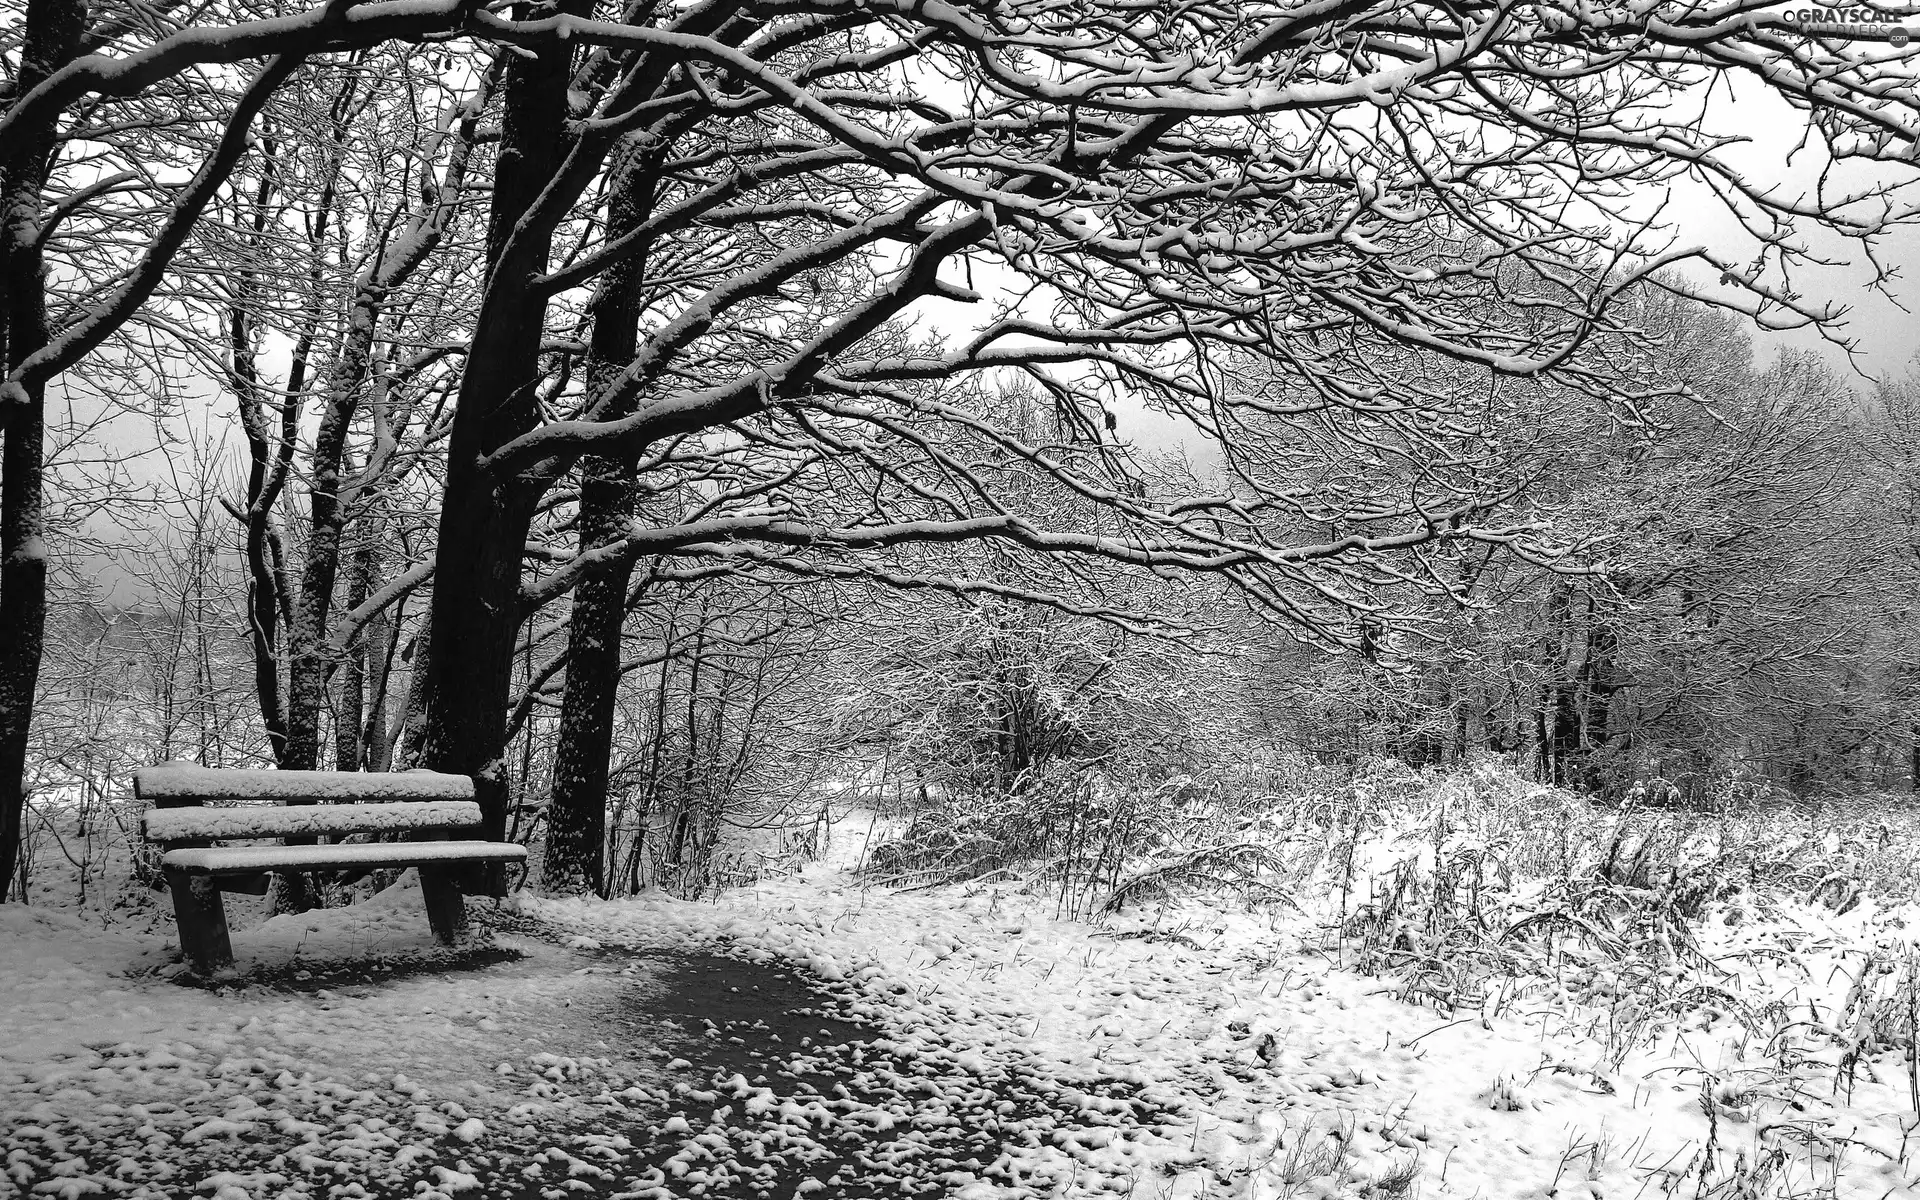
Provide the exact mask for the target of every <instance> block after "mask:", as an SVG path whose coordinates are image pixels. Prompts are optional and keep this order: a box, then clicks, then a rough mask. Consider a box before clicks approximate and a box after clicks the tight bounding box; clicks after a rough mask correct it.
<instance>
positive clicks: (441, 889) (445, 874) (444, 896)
mask: <svg viewBox="0 0 1920 1200" xmlns="http://www.w3.org/2000/svg"><path fill="white" fill-rule="evenodd" d="M420 893H421V895H422V896H424V897H425V898H426V901H427V924H429V925H431V926H433V936H434V937H436V938H439V939H440V941H441V942H442V943H443V944H444V945H448V946H452V945H455V944H456V943H458V942H459V941H460V939H461V938H463V937H465V936H466V935H467V904H466V901H465V899H463V898H462V897H461V895H460V885H459V884H458V883H456V882H454V869H453V868H450V867H421V868H420Z"/></svg>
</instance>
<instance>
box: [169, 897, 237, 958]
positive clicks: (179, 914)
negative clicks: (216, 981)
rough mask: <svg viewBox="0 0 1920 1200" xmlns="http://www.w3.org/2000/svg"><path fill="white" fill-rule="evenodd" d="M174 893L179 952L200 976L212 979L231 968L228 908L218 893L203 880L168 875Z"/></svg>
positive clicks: (174, 914) (174, 912)
mask: <svg viewBox="0 0 1920 1200" xmlns="http://www.w3.org/2000/svg"><path fill="white" fill-rule="evenodd" d="M166 874H167V887H168V888H169V889H170V890H171V891H172V892H173V920H174V924H175V925H177V926H179V929H180V951H181V953H183V954H185V955H186V956H187V961H188V962H189V963H191V964H193V969H194V970H196V971H198V972H199V973H200V974H202V975H208V976H211V975H212V974H213V973H214V972H215V971H218V970H220V969H221V968H222V967H228V966H232V965H233V943H232V942H231V941H229V940H228V938H227V906H226V904H225V903H224V902H223V901H222V900H221V899H220V889H219V888H218V887H216V886H215V884H214V881H213V880H212V879H210V878H207V877H204V876H194V875H189V874H187V873H186V872H185V871H168V872H167V873H166Z"/></svg>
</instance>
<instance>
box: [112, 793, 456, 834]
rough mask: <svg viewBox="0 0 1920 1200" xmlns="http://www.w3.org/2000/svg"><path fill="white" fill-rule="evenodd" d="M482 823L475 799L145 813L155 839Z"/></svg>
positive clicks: (450, 827)
mask: <svg viewBox="0 0 1920 1200" xmlns="http://www.w3.org/2000/svg"><path fill="white" fill-rule="evenodd" d="M479 824H480V806H479V805H478V804H475V803H474V802H473V801H471V800H400V801H392V802H388V803H384V804H289V805H286V806H285V807H280V806H273V807H264V806H261V805H245V806H242V807H239V808H201V807H192V808H156V809H153V810H151V811H149V812H148V813H147V816H146V832H147V837H148V839H149V840H151V841H156V842H185V841H196V842H207V841H238V840H243V839H250V838H280V837H320V836H337V835H340V834H348V833H404V832H406V831H408V830H414V829H447V830H454V829H472V828H474V827H476V826H478V825H479Z"/></svg>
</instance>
